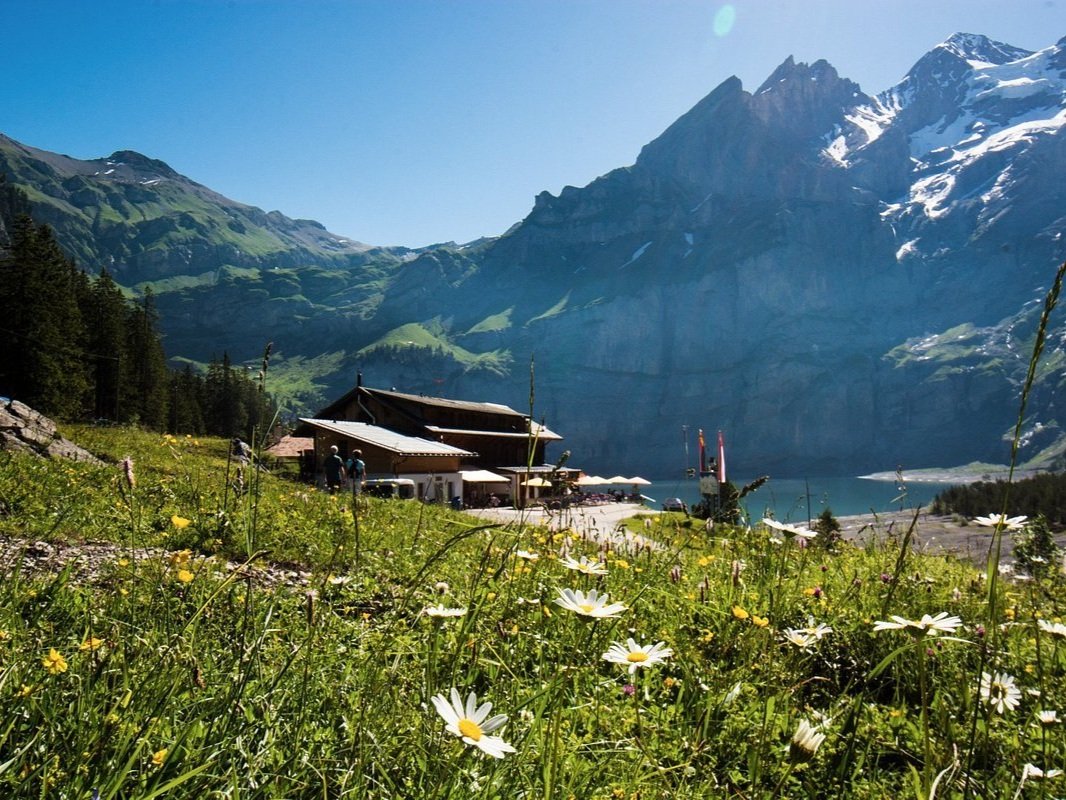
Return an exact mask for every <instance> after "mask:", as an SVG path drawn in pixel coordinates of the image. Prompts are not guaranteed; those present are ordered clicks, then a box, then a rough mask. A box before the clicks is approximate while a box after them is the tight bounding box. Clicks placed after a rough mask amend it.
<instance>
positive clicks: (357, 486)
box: [346, 450, 366, 495]
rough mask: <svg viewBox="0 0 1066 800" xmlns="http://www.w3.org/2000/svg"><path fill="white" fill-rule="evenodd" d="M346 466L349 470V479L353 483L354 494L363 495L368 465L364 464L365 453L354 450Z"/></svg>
mask: <svg viewBox="0 0 1066 800" xmlns="http://www.w3.org/2000/svg"><path fill="white" fill-rule="evenodd" d="M346 466H347V468H348V479H349V480H351V482H352V494H355V495H358V494H362V492H363V481H364V480H366V464H364V463H363V451H362V450H353V451H352V456H351V458H349V459H348V463H347V465H346Z"/></svg>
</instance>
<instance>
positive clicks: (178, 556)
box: [168, 550, 192, 567]
mask: <svg viewBox="0 0 1066 800" xmlns="http://www.w3.org/2000/svg"><path fill="white" fill-rule="evenodd" d="M190 558H192V550H177V551H175V552H173V553H171V554H170V556H168V560H169V561H170V566H172V567H184V566H185V565H186V564H188V563H189V559H190Z"/></svg>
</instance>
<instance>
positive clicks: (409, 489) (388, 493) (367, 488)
mask: <svg viewBox="0 0 1066 800" xmlns="http://www.w3.org/2000/svg"><path fill="white" fill-rule="evenodd" d="M363 493H364V494H368V495H370V496H371V497H385V498H390V497H392V498H396V499H399V500H414V499H415V494H416V492H415V482H414V481H413V480H411V479H410V478H371V479H370V480H368V481H363Z"/></svg>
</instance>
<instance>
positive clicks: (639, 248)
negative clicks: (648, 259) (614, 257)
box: [618, 242, 652, 269]
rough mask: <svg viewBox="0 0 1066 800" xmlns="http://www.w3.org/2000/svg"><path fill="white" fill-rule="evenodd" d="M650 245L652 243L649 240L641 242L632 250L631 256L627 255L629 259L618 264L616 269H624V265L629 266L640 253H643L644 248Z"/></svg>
mask: <svg viewBox="0 0 1066 800" xmlns="http://www.w3.org/2000/svg"><path fill="white" fill-rule="evenodd" d="M651 245H652V243H651V242H645V243H644V244H642V245H641V246H640V247H638V248H637V249H636V250H634V251H633V255H631V256H630V257H629V261H627V262H626V263H624V264H623V265H622V266H620V267H619V268H618V269H625V268H626V267H628V266H629V265H630V264H632V263H633V262H634V261H636V260H637V259H638V258H640V257H641V256H642V255H644V252H645V251H646V250H647V249H648V248H649V247H651Z"/></svg>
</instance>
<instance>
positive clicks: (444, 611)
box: [422, 603, 466, 619]
mask: <svg viewBox="0 0 1066 800" xmlns="http://www.w3.org/2000/svg"><path fill="white" fill-rule="evenodd" d="M422 613H423V614H425V615H426V616H427V617H437V618H440V619H446V618H448V617H461V616H463V615H465V614H466V609H465V608H445V607H444V604H443V603H442V604H440V605H436V606H426V607H425V608H423V609H422Z"/></svg>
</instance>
